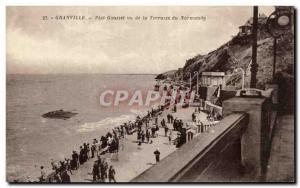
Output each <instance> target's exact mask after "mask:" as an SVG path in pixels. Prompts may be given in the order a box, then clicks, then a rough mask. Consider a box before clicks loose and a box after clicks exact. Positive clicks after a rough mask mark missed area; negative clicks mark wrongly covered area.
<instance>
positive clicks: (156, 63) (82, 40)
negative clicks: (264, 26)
mask: <svg viewBox="0 0 300 188" xmlns="http://www.w3.org/2000/svg"><path fill="white" fill-rule="evenodd" d="M273 11H274V7H259V12H260V13H264V14H265V15H266V16H268V15H270V14H271V13H272V12H273ZM252 14H253V8H252V7H7V9H6V15H7V16H6V62H7V63H6V69H7V73H8V74H68V73H72V74H73V73H107V74H109V73H114V74H158V73H162V72H165V71H169V70H173V69H178V68H180V67H183V66H184V64H185V62H186V60H187V59H189V58H192V57H193V56H195V55H198V54H202V55H204V54H206V53H209V52H210V51H212V50H215V49H216V48H218V47H219V46H221V45H222V44H224V43H226V42H227V41H228V40H230V39H231V37H232V36H233V35H236V34H237V33H238V27H239V26H240V25H243V24H244V23H245V22H246V21H247V20H248V19H249V18H250V17H251V16H252ZM68 15H74V16H85V17H86V18H87V19H85V20H55V19H50V18H51V17H55V16H68ZM43 16H47V17H48V20H43V19H42V18H43ZM96 16H131V17H133V18H135V17H136V16H141V17H142V16H145V17H150V16H157V17H167V16H170V17H173V16H177V17H179V19H178V20H176V21H175V20H171V21H170V20H163V21H162V20H149V19H148V20H135V19H133V20H113V21H112V20H96V19H95V17H96ZM181 16H189V17H204V18H205V19H200V20H181V19H180V17H181ZM89 17H91V18H92V19H88V18H89Z"/></svg>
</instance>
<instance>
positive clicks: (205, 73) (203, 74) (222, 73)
mask: <svg viewBox="0 0 300 188" xmlns="http://www.w3.org/2000/svg"><path fill="white" fill-rule="evenodd" d="M202 76H225V72H202Z"/></svg>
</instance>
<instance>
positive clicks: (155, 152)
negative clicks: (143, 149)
mask: <svg viewBox="0 0 300 188" xmlns="http://www.w3.org/2000/svg"><path fill="white" fill-rule="evenodd" d="M154 155H155V160H156V163H158V162H159V156H160V152H159V149H158V148H157V149H156V150H155V151H154Z"/></svg>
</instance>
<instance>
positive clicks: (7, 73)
mask: <svg viewBox="0 0 300 188" xmlns="http://www.w3.org/2000/svg"><path fill="white" fill-rule="evenodd" d="M68 74H69V75H71V74H103V75H158V74H162V73H38V74H36V73H6V75H68Z"/></svg>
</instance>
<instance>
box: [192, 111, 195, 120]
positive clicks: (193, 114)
mask: <svg viewBox="0 0 300 188" xmlns="http://www.w3.org/2000/svg"><path fill="white" fill-rule="evenodd" d="M192 121H193V122H196V114H195V112H193V113H192Z"/></svg>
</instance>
